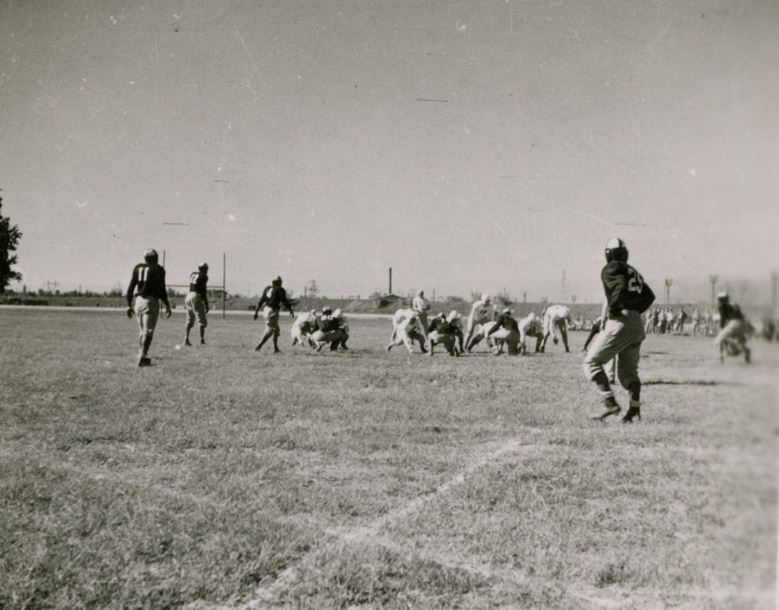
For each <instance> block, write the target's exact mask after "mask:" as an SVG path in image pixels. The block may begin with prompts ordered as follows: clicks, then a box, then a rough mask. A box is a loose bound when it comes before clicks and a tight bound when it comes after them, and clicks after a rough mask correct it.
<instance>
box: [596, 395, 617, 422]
mask: <svg viewBox="0 0 779 610" xmlns="http://www.w3.org/2000/svg"><path fill="white" fill-rule="evenodd" d="M621 410H622V409H620V408H619V405H618V404H617V401H616V400H614V397H613V396H610V397H609V398H607V399H606V400H604V401H603V410H602V411H601V412H600V413H598V414H597V415H593V416H592V419H597V420H603V419H606V418H607V417H609V416H610V415H616V414H617V413H619V412H620V411H621Z"/></svg>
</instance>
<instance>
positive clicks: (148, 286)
mask: <svg viewBox="0 0 779 610" xmlns="http://www.w3.org/2000/svg"><path fill="white" fill-rule="evenodd" d="M136 295H138V296H142V297H144V298H149V297H155V298H158V299H162V301H163V302H164V303H167V302H168V294H167V292H166V290H165V269H164V268H163V267H161V266H160V265H157V264H148V263H138V264H137V265H135V267H134V268H133V275H132V277H131V278H130V285H129V286H128V287H127V304H128V305H132V300H133V297H134V296H136Z"/></svg>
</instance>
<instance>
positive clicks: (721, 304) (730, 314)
mask: <svg viewBox="0 0 779 610" xmlns="http://www.w3.org/2000/svg"><path fill="white" fill-rule="evenodd" d="M717 310H718V311H719V326H720V331H719V334H717V338H716V339H714V344H715V345H716V346H717V347H719V350H720V351H719V354H720V362H724V361H725V353H726V352H727V353H729V354H731V355H733V356H737V355H739V354H741V353H743V354H744V360H746V362H747V363H748V362H749V361H750V360H751V358H752V352H751V351H750V350H749V348H748V347H747V322H746V319H745V318H744V314H743V313H742V311H741V308H740V307H739V306H738V305H736V304H735V303H731V302H730V296H729V295H728V293H727V292H720V293H719V294H718V295H717Z"/></svg>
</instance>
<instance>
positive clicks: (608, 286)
mask: <svg viewBox="0 0 779 610" xmlns="http://www.w3.org/2000/svg"><path fill="white" fill-rule="evenodd" d="M600 277H601V280H602V281H603V290H604V292H605V293H606V300H607V302H608V306H609V313H610V314H612V315H617V314H619V312H620V311H621V310H622V309H632V310H634V311H637V312H638V313H644V312H645V311H646V310H647V309H649V306H650V305H652V303H653V302H654V300H655V293H654V292H652V289H651V288H650V287H649V286H648V285H647V284H646V282H644V278H643V277H641V274H640V273H639V272H638V271H636V270H635V269H634V268H633V267H631V266H630V265H628V264H627V263H625V262H623V261H611V262H610V263H608V264H607V265H606V266H605V267H603V270H602V271H601V274H600Z"/></svg>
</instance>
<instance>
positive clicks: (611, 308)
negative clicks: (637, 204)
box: [584, 237, 655, 423]
mask: <svg viewBox="0 0 779 610" xmlns="http://www.w3.org/2000/svg"><path fill="white" fill-rule="evenodd" d="M605 254H606V266H605V267H603V270H602V271H601V281H602V282H603V290H604V292H605V294H606V302H605V304H604V307H603V317H602V319H603V323H602V328H603V330H602V331H601V332H600V333H599V334H598V335H596V336H595V338H594V339H593V341H592V344H591V345H590V347H589V349H588V350H587V355H586V356H585V358H584V371H585V373H586V374H587V376H588V377H589V378H590V379H591V380H592V381H594V382H595V384H596V385H597V386H598V389H599V390H600V392H601V396H602V398H603V406H604V409H603V411H602V412H601V413H599V414H598V415H596V416H595V419H604V418H606V417H608V416H610V415H616V414H617V413H619V412H620V407H619V405H618V404H617V401H616V399H615V398H614V392H613V391H612V389H611V386H610V385H609V379H608V376H607V375H606V372H605V371H604V365H605V364H606V363H607V362H608V361H609V360H611V359H612V358H614V357H615V356H619V358H617V377H618V379H619V382H620V384H621V385H622V387H624V388H625V389H626V390H627V391H628V392H629V393H630V408H629V409H628V412H627V413H626V414H625V416H624V417H623V418H622V421H623V422H626V423H627V422H632V421H633V420H634V419H641V380H640V378H639V376H638V361H639V358H640V356H641V343H642V341H643V340H644V339H645V338H646V334H645V333H644V325H643V324H642V323H641V314H642V313H644V312H645V311H646V310H647V309H649V306H650V305H651V304H652V303H653V302H654V300H655V295H654V293H653V292H652V290H651V289H650V288H649V286H648V285H647V284H646V283H645V282H644V278H643V277H641V274H640V273H639V272H638V271H636V270H635V269H634V268H633V267H631V266H630V265H628V263H627V260H628V250H627V248H626V247H625V242H623V241H622V240H621V239H619V238H616V237H615V238H613V239H610V240H609V241H608V243H607V244H606V252H605Z"/></svg>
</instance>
